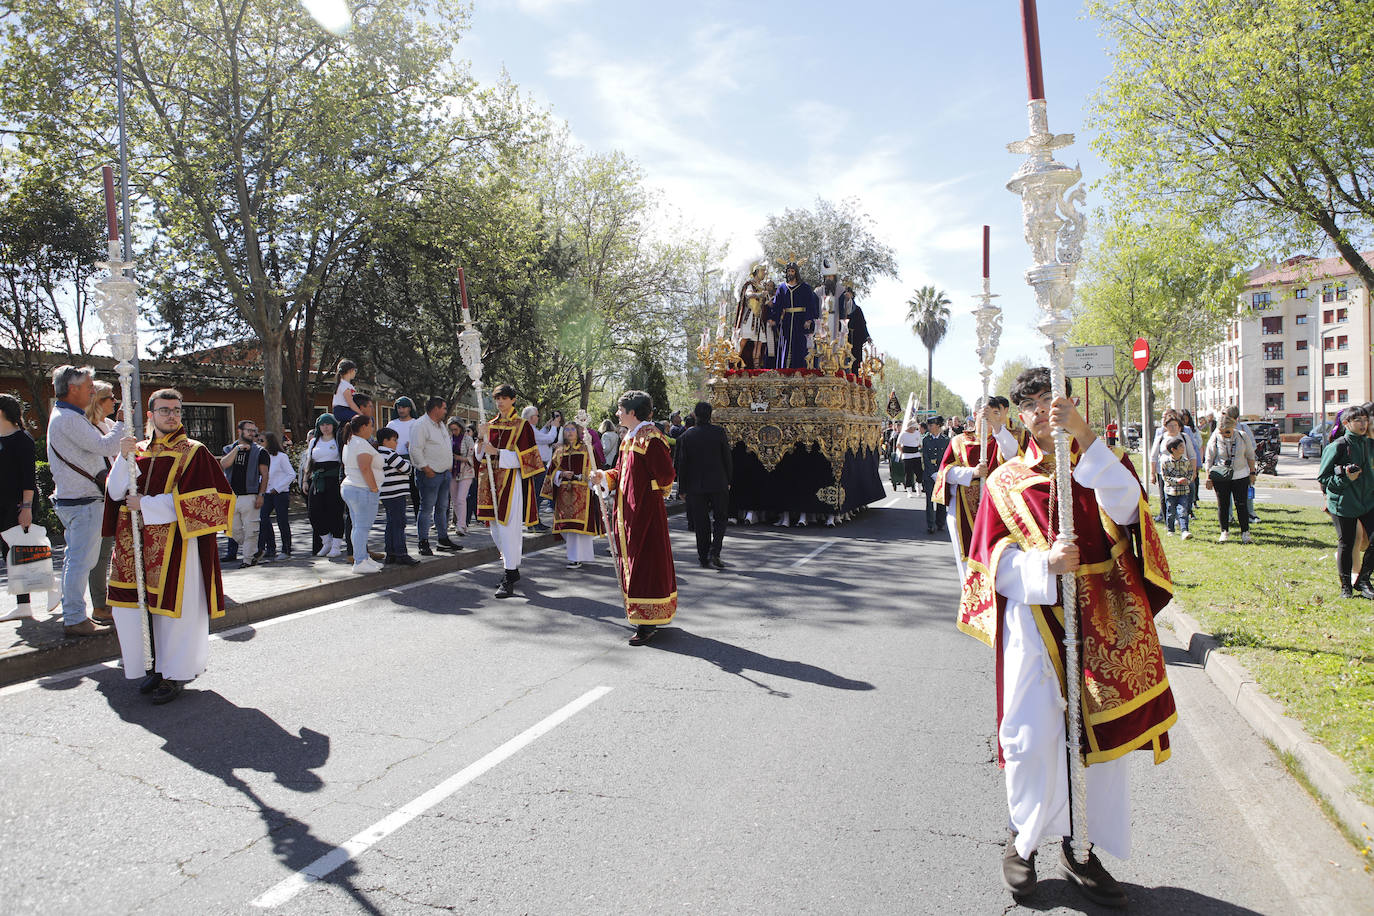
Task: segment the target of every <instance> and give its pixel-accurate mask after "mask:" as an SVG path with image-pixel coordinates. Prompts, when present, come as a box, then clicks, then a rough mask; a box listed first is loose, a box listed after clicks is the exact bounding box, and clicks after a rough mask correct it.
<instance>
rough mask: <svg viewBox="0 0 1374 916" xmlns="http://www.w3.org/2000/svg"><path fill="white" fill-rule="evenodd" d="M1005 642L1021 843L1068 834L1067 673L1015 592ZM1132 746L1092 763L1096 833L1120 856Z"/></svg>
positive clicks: (1008, 741)
mask: <svg viewBox="0 0 1374 916" xmlns="http://www.w3.org/2000/svg"><path fill="white" fill-rule="evenodd" d="M1004 621H1005V623H1004V626H1005V630H1004V633H1003V642H1002V702H1003V709H1002V727H1001V728H1000V729H999V730H998V734H997V737H998V740H999V741H1001V743H1002V756H1003V757H1004V758H1005V759H1006V764H1007V768H1006V779H1007V809H1008V811H1009V813H1010V826H1011V829H1012V830H1015V831H1016V833H1017V836H1016V851H1017V852H1018V853H1019V854H1020V855H1021V857H1022V858H1023V859H1024V858H1028V857H1029V856H1030V854H1031V853H1032V852H1034V851H1035V849H1036V847H1038V846H1039V845H1040V841H1041V840H1042V839H1045V838H1046V837H1062V836H1068V835H1069V834H1070V832H1071V828H1070V825H1069V764H1068V757H1067V755H1066V750H1065V747H1064V706H1065V704H1064V698H1063V694H1062V693H1061V692H1060V689H1059V676H1058V675H1057V674H1056V673H1055V670H1054V663H1053V661H1052V660H1051V659H1050V657H1049V653H1048V650H1047V649H1046V647H1045V642H1044V640H1043V639H1042V638H1041V637H1040V631H1039V629H1038V628H1037V627H1036V624H1035V616H1034V614H1033V613H1032V612H1031V609H1030V607H1029V606H1028V605H1026V604H1024V603H1022V602H1020V601H1013V600H1011V599H1008V600H1007V608H1006V614H1005V618H1004ZM1130 756H1131V755H1130V754H1125V755H1123V756H1121V757H1118V758H1117V759H1116V760H1112V761H1109V762H1107V763H1098V764H1094V765H1093V766H1090V767H1088V768H1087V771H1086V772H1087V782H1088V801H1087V806H1088V838H1089V839H1090V840H1091V841H1092V842H1093V843H1094V844H1096V845H1097V846H1098V848H1100V849H1102V850H1104V851H1106V852H1107V853H1110V854H1111V855H1113V856H1115V857H1116V858H1118V859H1125V858H1128V857H1129V856H1130V854H1131V782H1130Z"/></svg>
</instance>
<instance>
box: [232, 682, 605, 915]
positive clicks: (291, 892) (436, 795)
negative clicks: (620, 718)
mask: <svg viewBox="0 0 1374 916" xmlns="http://www.w3.org/2000/svg"><path fill="white" fill-rule="evenodd" d="M610 692H611V688H609V687H604V686H603V687H595V688H593V689H591V690H589V691H587V692H586V693H584V694H582V696H580V697H578V698H577V699H575V700H573V701H572V702H571V703H569V704H568V705H567V706H564V707H563V708H562V709H560V710H558V711H557V712H555V713H554V714H553V715H551V716H549V717H548V718H546V719H544V720H543V721H541V722H539V723H538V724H536V725H533V726H531V727H530V728H528V729H526V730H525V731H523V732H521V733H520V734H518V735H516V736H515V737H514V738H512V739H510V740H509V741H507V742H506V743H505V744H503V745H501V746H500V747H498V748H497V749H496V750H494V751H492V752H491V753H489V754H487V755H486V756H485V757H483V758H482V759H480V760H478V761H477V762H476V763H473V764H470V765H468V766H466V767H464V768H463V769H461V770H459V771H458V772H457V773H454V774H453V775H452V776H450V777H449V778H448V779H445V780H444V781H443V782H441V783H439V784H438V785H437V786H435V787H434V788H432V789H430V790H429V791H428V792H426V793H424V794H423V795H421V796H419V797H418V798H416V799H414V800H413V801H411V802H409V803H408V804H406V805H404V806H402V807H400V808H398V809H396V810H395V811H394V812H392V813H391V814H388V815H387V816H386V817H384V818H382V819H381V820H380V821H378V822H377V823H375V824H373V825H372V826H371V827H368V828H367V829H366V830H364V831H363V832H362V833H360V834H358V835H357V836H355V837H353V839H351V840H349V841H348V842H347V843H344V844H343V845H342V846H336V847H334V848H333V849H332V850H330V851H329V852H327V853H325V854H324V855H322V856H320V857H319V858H318V859H316V860H315V861H314V862H311V863H310V864H309V865H307V866H306V867H305V868H303V869H301V870H300V871H298V872H296V873H295V874H294V875H292V876H291V877H289V878H287V879H286V880H284V881H282V882H281V883H280V884H278V885H277V886H276V887H273V888H272V889H271V890H269V891H267V892H266V893H265V894H263V895H262V896H260V897H258V898H257V899H256V900H254V901H253V906H255V907H259V908H261V909H268V908H271V907H274V906H280V905H281V904H283V903H286V902H287V901H288V900H290V899H291V898H292V897H294V896H296V895H297V894H299V893H300V892H301V891H303V890H305V889H306V888H307V887H309V886H310V885H311V884H314V883H315V882H316V881H319V880H320V879H321V878H323V877H325V876H326V875H328V874H329V873H330V872H332V871H334V870H335V869H336V868H338V867H339V866H340V865H343V864H344V863H345V862H348V861H349V860H351V859H355V858H357V857H358V856H360V855H362V854H363V853H364V852H366V851H367V850H368V849H370V848H371V847H372V846H374V845H375V844H376V843H378V842H379V841H381V840H383V839H385V838H386V837H388V836H390V835H391V834H393V833H395V832H396V831H397V830H399V829H401V828H402V827H404V826H405V825H406V824H408V823H410V822H411V821H412V820H414V819H415V818H417V817H419V816H420V815H421V814H424V813H425V812H426V811H428V810H429V809H430V808H433V807H434V806H435V805H437V804H439V803H440V802H441V801H443V800H444V799H446V798H448V797H449V796H450V795H452V794H453V793H454V792H457V791H458V790H459V789H461V788H462V787H463V786H465V785H467V784H468V783H470V782H472V781H473V780H474V779H476V778H477V777H478V776H481V775H482V774H483V773H485V772H487V771H488V770H490V769H491V768H492V767H494V766H496V765H497V764H499V763H501V762H502V761H504V760H506V759H508V758H510V757H512V756H514V755H515V753H516V752H517V751H519V750H521V749H522V748H525V747H527V746H529V745H530V744H532V743H533V742H534V741H535V740H536V739H537V738H539V737H541V736H542V735H546V734H548V733H549V732H551V731H553V730H554V729H555V728H557V727H558V726H559V725H561V724H562V723H564V722H566V721H567V720H568V719H571V718H572V717H573V716H575V715H577V714H578V713H579V712H581V711H582V710H584V709H586V708H587V707H588V706H590V705H592V704H593V703H595V702H596V701H597V700H599V699H601V698H602V697H604V696H605V695H606V694H608V693H610Z"/></svg>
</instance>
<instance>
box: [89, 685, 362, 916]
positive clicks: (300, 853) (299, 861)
mask: <svg viewBox="0 0 1374 916" xmlns="http://www.w3.org/2000/svg"><path fill="white" fill-rule="evenodd" d="M97 681H98V682H99V684H98V687H97V689H98V690H99V691H100V693H102V694H104V696H105V699H106V701H107V702H108V703H109V704H110V709H112V710H113V711H114V712H115V713H117V714H118V715H119V717H120V718H121V719H123V720H124V721H125V722H128V723H130V724H132V725H137V726H140V727H142V728H144V729H146V730H148V731H149V732H151V733H153V734H154V735H157V736H158V737H159V738H161V739H162V741H163V745H162V749H163V750H164V751H166V752H167V753H168V754H170V755H171V756H173V757H175V758H177V759H178V760H180V761H182V762H183V763H185V764H187V765H188V766H191V767H194V768H195V769H197V770H200V771H201V772H202V773H206V774H208V775H210V776H214V777H216V778H217V779H219V780H220V781H221V782H223V783H224V784H225V785H226V786H228V787H229V788H231V789H233V790H234V791H236V792H238V793H239V794H241V795H242V796H243V797H244V798H245V799H247V800H248V801H249V802H251V803H252V804H253V806H254V807H256V808H257V809H258V816H259V817H261V818H262V822H263V824H264V825H265V826H266V828H267V835H268V837H269V838H270V840H271V842H272V852H273V853H274V854H275V855H276V856H277V858H278V859H279V860H280V861H281V863H282V864H283V865H285V866H286V867H287V868H289V869H291V870H292V871H293V872H294V871H299V870H301V869H303V868H305V867H306V866H307V865H309V864H310V863H311V862H314V861H315V860H316V859H318V858H319V857H320V856H323V855H325V854H326V853H328V852H330V851H331V850H332V849H334V845H333V844H332V843H327V842H325V841H324V840H321V839H319V838H318V837H316V836H315V835H314V834H313V833H311V831H310V825H308V824H306V823H303V822H302V821H299V820H297V819H296V818H294V817H291V816H290V815H289V814H287V813H286V812H284V811H279V810H277V809H276V808H274V807H272V806H271V805H269V804H268V803H267V802H266V801H264V800H263V799H262V798H260V797H259V796H258V794H257V792H255V791H254V790H253V787H252V786H251V785H249V784H248V782H247V781H246V780H244V779H243V778H241V777H240V776H239V775H238V774H237V773H236V772H235V771H236V770H256V771H257V772H259V773H268V774H271V775H272V776H273V777H274V778H275V780H276V782H277V784H278V785H280V786H282V787H284V788H287V789H290V790H292V791H293V792H318V791H319V790H320V789H322V788H323V787H324V780H322V779H321V778H320V777H319V775H318V774H316V773H315V772H314V771H315V770H317V769H319V768H320V767H322V766H324V764H325V762H326V761H328V760H329V736H328V735H324V734H321V733H320V732H317V731H313V730H311V729H308V728H301V730H300V734H299V735H293V734H291V733H290V732H288V731H287V730H286V729H284V728H282V727H281V726H280V725H278V724H277V723H276V721H274V720H273V719H272V718H271V717H270V716H268V715H267V714H266V713H265V712H263V711H262V710H260V709H251V708H244V707H241V706H235V705H234V704H233V703H231V702H229V701H228V700H226V699H225V698H224V697H222V696H220V695H219V694H218V693H215V692H214V691H213V690H190V689H188V690H187V691H186V692H185V693H184V694H183V695H182V697H181V698H180V699H179V700H177V701H176V702H175V703H172V704H170V705H168V706H152V705H150V704H149V703H148V700H147V698H146V697H143V696H140V695H139V693H138V691H137V690H136V689H134V685H133V683H132V682H129V681H125V680H124V678H123V676H122V675H121V674H119V673H117V672H110V673H109V674H108V675H105V676H100V677H98V678H97ZM355 874H357V866H356V865H355V864H354V863H353V862H348V863H346V864H344V865H343V866H342V867H340V868H339V869H337V870H336V871H334V872H333V873H331V874H330V876H329V877H328V878H327V879H325V880H326V881H328V882H329V883H330V884H335V885H337V886H339V887H341V888H342V889H344V890H345V891H347V892H348V894H349V895H350V896H352V897H353V898H354V899H355V900H356V901H357V902H358V905H359V906H360V907H361V908H362V909H363V910H365V911H366V912H369V913H375V914H380V913H381V912H382V911H381V910H380V909H378V908H377V907H376V906H374V905H373V904H372V902H371V901H370V900H368V899H367V897H366V896H365V895H364V893H363V892H362V891H361V890H360V889H358V888H355V887H353V885H352V880H351V879H352V877H353V876H354V875H355ZM263 890H266V888H263Z"/></svg>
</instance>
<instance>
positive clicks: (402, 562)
mask: <svg viewBox="0 0 1374 916" xmlns="http://www.w3.org/2000/svg"><path fill="white" fill-rule="evenodd" d="M391 562H392V563H395V564H396V565H397V566H419V565H420V561H419V560H417V559H415V558H414V557H412V556H411V555H410V554H408V553H403V554H398V555H397V556H394V557H392V558H391Z"/></svg>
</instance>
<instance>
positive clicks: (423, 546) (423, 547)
mask: <svg viewBox="0 0 1374 916" xmlns="http://www.w3.org/2000/svg"><path fill="white" fill-rule="evenodd" d="M420 556H422V557H432V556H434V551H432V550H430V549H429V541H421V542H420Z"/></svg>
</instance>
